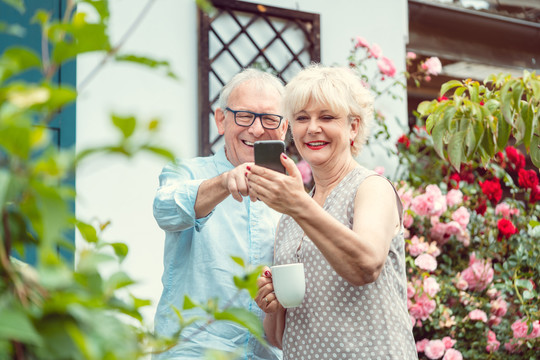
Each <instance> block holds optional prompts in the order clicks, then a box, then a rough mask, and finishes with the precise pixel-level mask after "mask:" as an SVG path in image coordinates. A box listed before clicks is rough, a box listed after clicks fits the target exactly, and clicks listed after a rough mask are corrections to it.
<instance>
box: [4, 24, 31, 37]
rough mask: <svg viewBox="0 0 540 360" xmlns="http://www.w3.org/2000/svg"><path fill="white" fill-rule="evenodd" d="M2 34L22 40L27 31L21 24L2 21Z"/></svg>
mask: <svg viewBox="0 0 540 360" xmlns="http://www.w3.org/2000/svg"><path fill="white" fill-rule="evenodd" d="M0 33H4V34H7V35H11V36H16V37H18V38H22V37H24V36H25V35H26V29H25V28H23V27H22V26H20V25H19V24H8V23H7V22H5V21H0Z"/></svg>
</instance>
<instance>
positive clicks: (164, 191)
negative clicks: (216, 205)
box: [154, 164, 212, 231]
mask: <svg viewBox="0 0 540 360" xmlns="http://www.w3.org/2000/svg"><path fill="white" fill-rule="evenodd" d="M205 180H206V179H193V174H192V173H191V172H190V171H189V170H188V168H187V167H185V166H182V165H179V164H170V165H167V166H166V167H165V168H164V169H163V171H162V172H161V175H160V176H159V184H160V185H159V188H158V190H157V192H156V196H155V198H154V218H155V219H156V221H157V223H158V225H159V227H160V228H162V229H163V230H165V231H183V230H186V229H189V228H192V227H195V229H196V230H197V231H198V230H199V229H200V228H201V227H202V226H203V225H204V223H205V222H206V221H207V220H208V219H209V217H210V216H211V215H212V212H211V213H210V214H208V215H207V216H205V217H204V218H200V219H196V218H195V201H196V200H197V192H198V191H199V186H200V185H201V183H202V182H203V181H205Z"/></svg>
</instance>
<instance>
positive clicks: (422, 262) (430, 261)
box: [414, 254, 437, 271]
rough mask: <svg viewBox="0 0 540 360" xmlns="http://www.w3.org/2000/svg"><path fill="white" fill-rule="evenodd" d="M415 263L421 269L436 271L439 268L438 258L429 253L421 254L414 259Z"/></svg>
mask: <svg viewBox="0 0 540 360" xmlns="http://www.w3.org/2000/svg"><path fill="white" fill-rule="evenodd" d="M414 264H415V265H416V266H418V267H419V268H420V269H422V270H427V271H434V270H435V269H436V268H437V260H435V258H434V257H433V256H432V255H429V254H421V255H420V256H418V257H417V258H416V259H414Z"/></svg>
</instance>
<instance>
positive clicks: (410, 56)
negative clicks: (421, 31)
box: [406, 51, 416, 60]
mask: <svg viewBox="0 0 540 360" xmlns="http://www.w3.org/2000/svg"><path fill="white" fill-rule="evenodd" d="M406 58H407V59H409V60H414V59H416V54H415V53H413V52H412V51H409V52H407V55H406Z"/></svg>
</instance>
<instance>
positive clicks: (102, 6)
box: [80, 0, 110, 22]
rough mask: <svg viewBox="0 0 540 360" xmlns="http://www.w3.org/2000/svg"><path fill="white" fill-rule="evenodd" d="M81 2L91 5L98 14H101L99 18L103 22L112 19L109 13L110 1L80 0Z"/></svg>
mask: <svg viewBox="0 0 540 360" xmlns="http://www.w3.org/2000/svg"><path fill="white" fill-rule="evenodd" d="M80 2H83V3H86V4H89V5H90V6H92V7H93V8H94V9H95V10H96V11H97V13H98V14H99V17H100V19H101V22H106V21H107V20H108V19H109V17H110V12H109V5H108V3H109V1H107V0H80Z"/></svg>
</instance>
